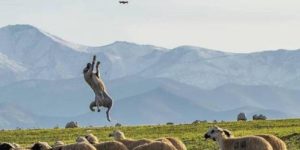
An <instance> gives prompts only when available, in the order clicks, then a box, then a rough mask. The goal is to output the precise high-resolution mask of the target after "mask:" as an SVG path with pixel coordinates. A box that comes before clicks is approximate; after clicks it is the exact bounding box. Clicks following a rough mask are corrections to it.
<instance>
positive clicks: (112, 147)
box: [94, 141, 128, 150]
mask: <svg viewBox="0 0 300 150" xmlns="http://www.w3.org/2000/svg"><path fill="white" fill-rule="evenodd" d="M94 146H95V148H96V149H97V150H128V149H127V147H126V146H125V145H124V144H123V143H121V142H118V141H111V142H103V143H98V144H94Z"/></svg>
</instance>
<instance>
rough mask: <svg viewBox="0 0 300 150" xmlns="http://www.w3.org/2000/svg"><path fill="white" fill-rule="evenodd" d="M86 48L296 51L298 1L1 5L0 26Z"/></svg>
mask: <svg viewBox="0 0 300 150" xmlns="http://www.w3.org/2000/svg"><path fill="white" fill-rule="evenodd" d="M8 24H31V25H34V26H36V27H38V28H40V29H42V30H44V31H47V32H49V33H52V34H54V35H57V36H59V37H62V38H63V39H65V40H68V41H71V42H74V43H79V44H83V45H90V46H100V45H105V44H108V43H111V42H114V41H116V40H119V41H130V42H136V43H140V44H153V45H157V46H162V47H167V48H173V47H176V46H179V45H194V46H201V47H207V48H212V49H219V50H225V51H232V52H251V51H259V50H270V49H279V48H285V49H297V48H300V42H299V40H298V39H299V35H300V1H299V0H186V1H185V0H129V5H120V4H118V0H0V26H1V27H2V26H5V25H8Z"/></svg>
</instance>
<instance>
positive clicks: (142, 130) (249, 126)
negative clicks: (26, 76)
mask: <svg viewBox="0 0 300 150" xmlns="http://www.w3.org/2000/svg"><path fill="white" fill-rule="evenodd" d="M215 124H216V125H218V126H220V127H222V128H227V129H230V130H231V131H233V133H234V134H235V136H243V135H252V134H263V133H265V134H274V135H276V136H278V137H280V138H281V139H283V140H284V141H285V142H286V143H287V145H288V149H289V150H300V119H289V120H272V121H249V122H224V123H199V124H184V125H158V126H133V127H99V128H77V129H31V130H7V131H4V130H2V131H0V142H15V143H19V144H21V145H22V146H30V145H31V144H32V143H34V142H36V141H45V142H48V143H49V144H53V143H54V142H55V141H56V140H62V141H64V142H66V143H74V140H75V139H76V137H77V136H80V135H85V134H86V133H93V134H95V135H96V136H97V137H98V138H99V139H100V141H110V140H112V139H111V138H109V137H108V134H109V133H110V132H112V131H113V130H116V129H119V130H122V131H123V132H124V133H125V135H126V136H127V137H128V138H134V139H141V138H149V139H156V138H159V137H166V136H173V137H178V138H180V139H182V141H183V142H184V143H185V144H186V146H187V148H188V149H189V150H217V149H218V146H217V145H216V143H214V142H212V141H211V140H209V141H205V140H204V138H203V134H204V133H205V132H206V131H207V129H208V128H209V127H211V126H213V125H215Z"/></svg>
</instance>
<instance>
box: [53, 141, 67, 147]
mask: <svg viewBox="0 0 300 150" xmlns="http://www.w3.org/2000/svg"><path fill="white" fill-rule="evenodd" d="M63 145H65V143H64V142H63V141H56V142H55V143H54V145H53V146H52V147H59V146H63Z"/></svg>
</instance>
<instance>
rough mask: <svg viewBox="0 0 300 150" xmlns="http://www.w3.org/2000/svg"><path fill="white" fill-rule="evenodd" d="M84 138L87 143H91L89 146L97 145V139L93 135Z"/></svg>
mask: <svg viewBox="0 0 300 150" xmlns="http://www.w3.org/2000/svg"><path fill="white" fill-rule="evenodd" d="M85 138H86V139H87V140H88V141H89V143H91V144H98V143H99V140H98V138H97V137H96V136H95V135H94V134H92V133H90V134H88V135H86V136H85Z"/></svg>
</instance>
